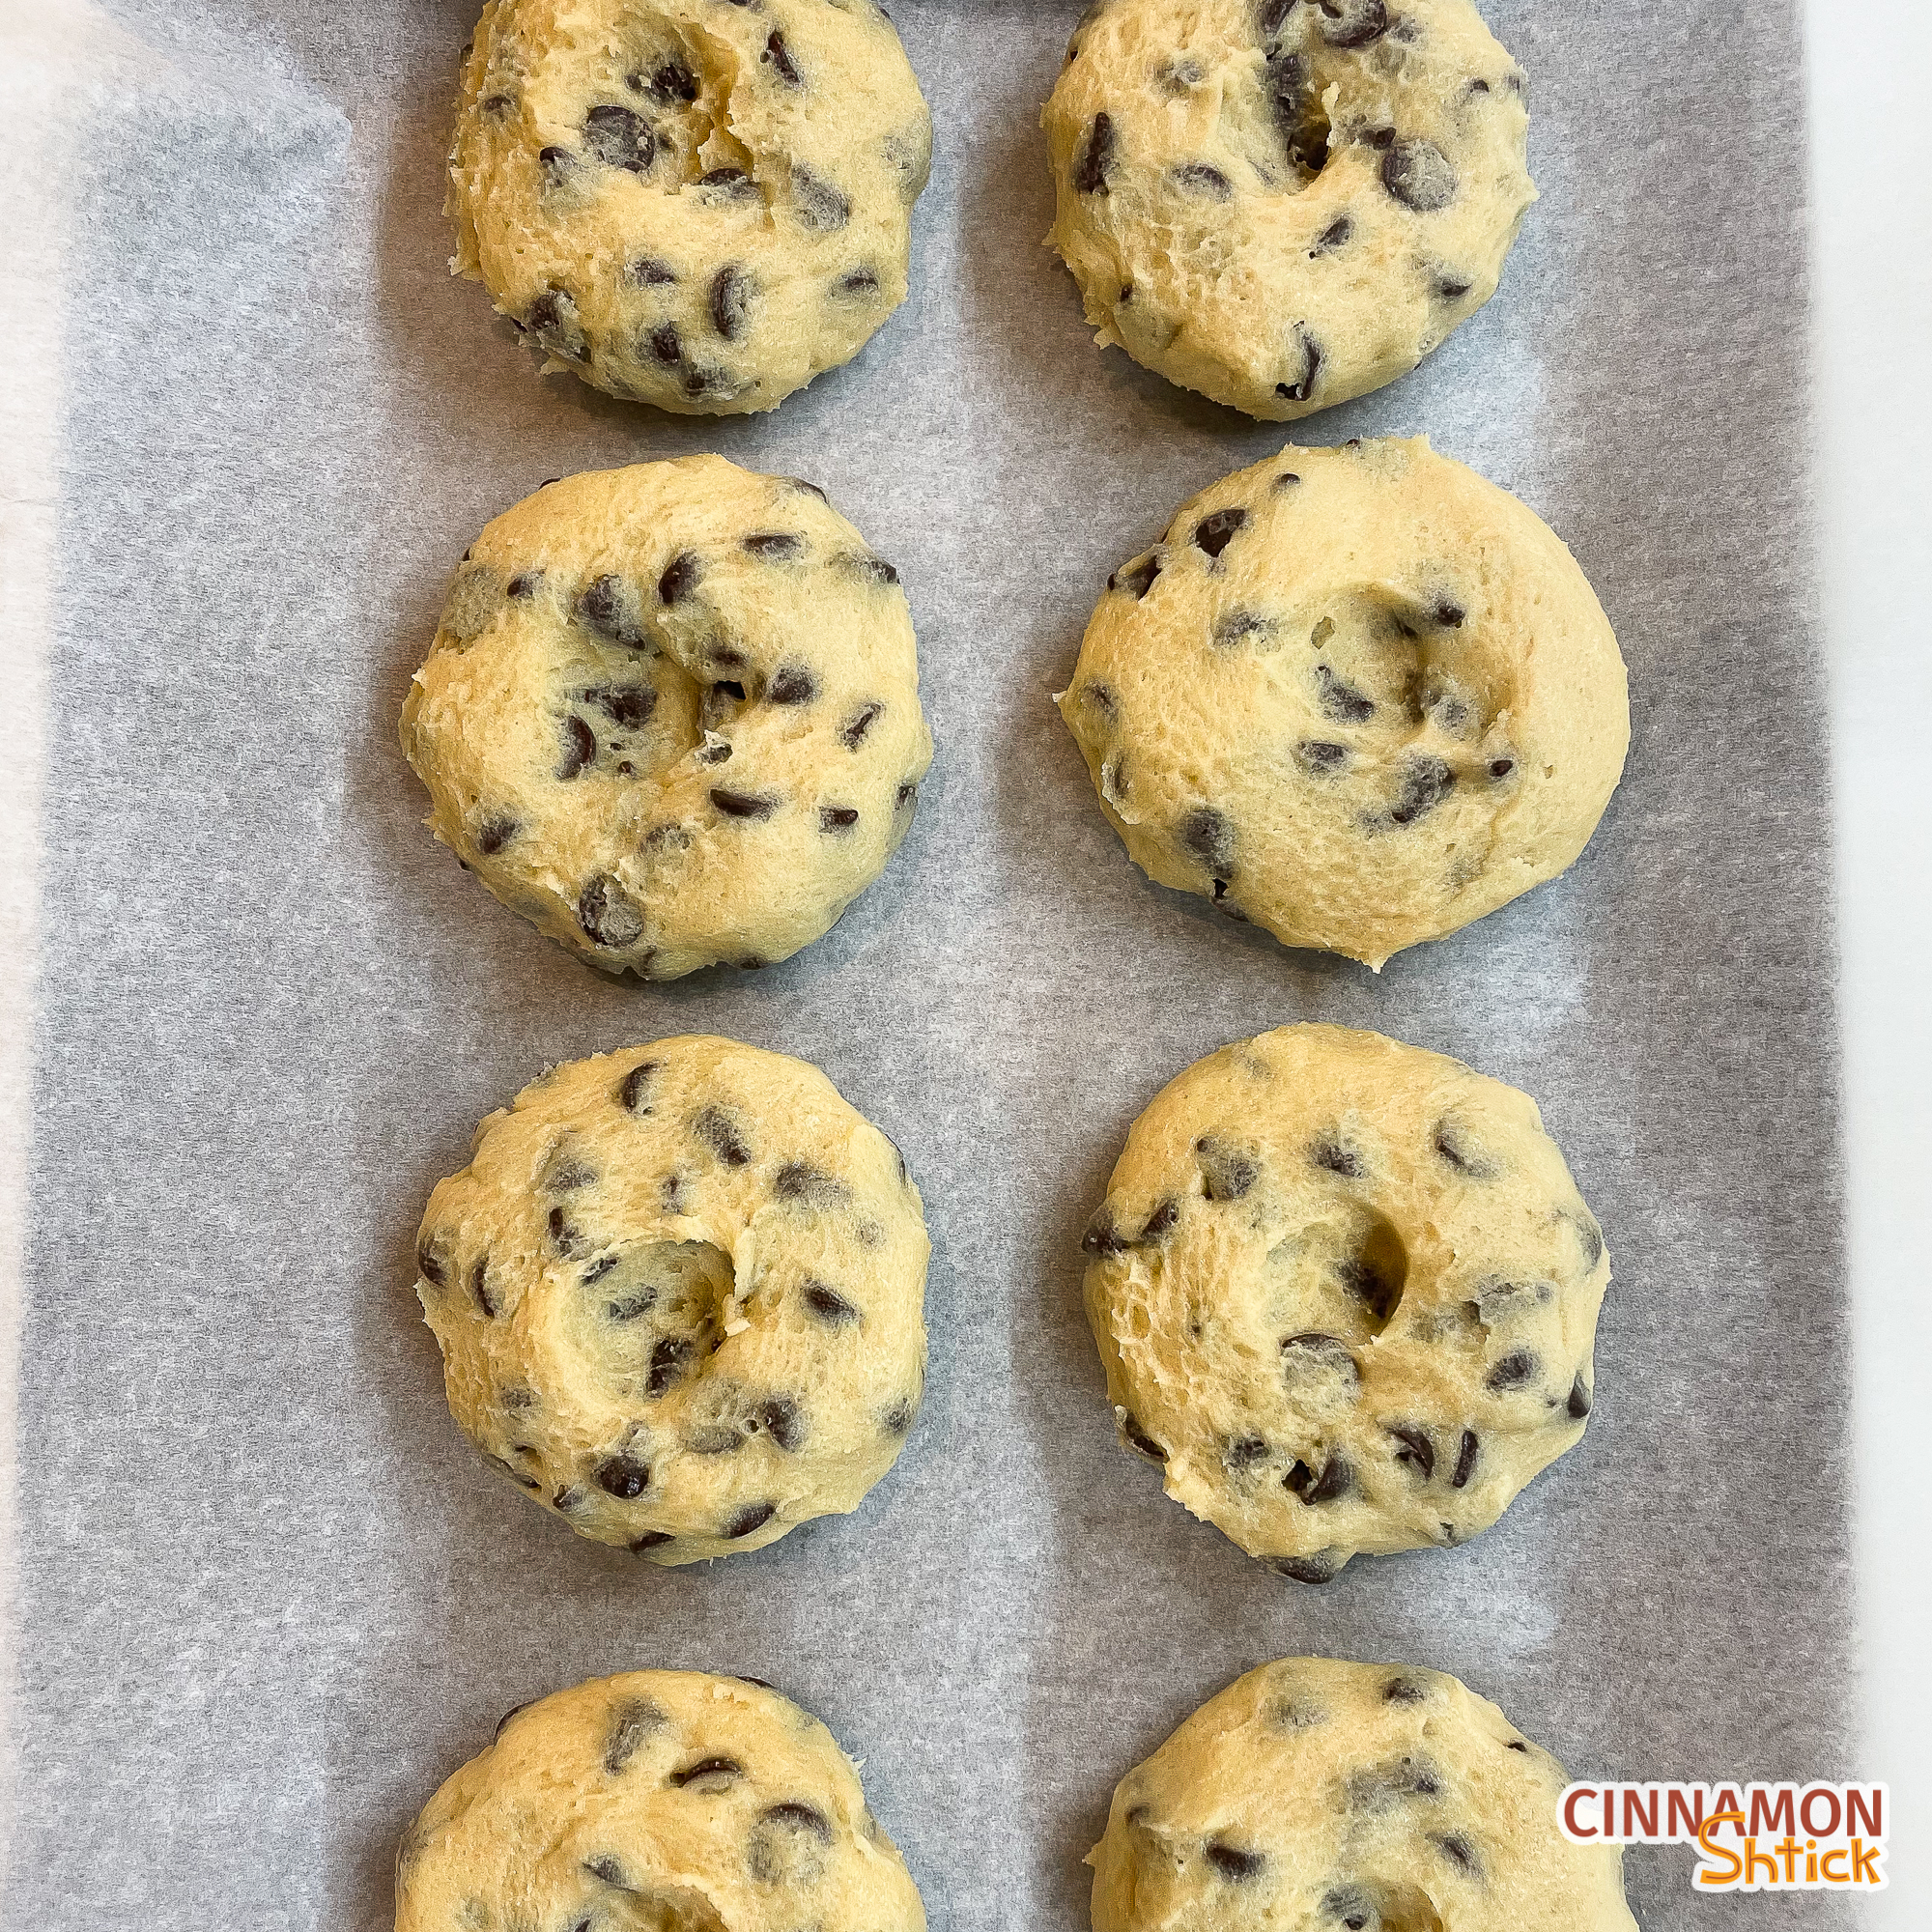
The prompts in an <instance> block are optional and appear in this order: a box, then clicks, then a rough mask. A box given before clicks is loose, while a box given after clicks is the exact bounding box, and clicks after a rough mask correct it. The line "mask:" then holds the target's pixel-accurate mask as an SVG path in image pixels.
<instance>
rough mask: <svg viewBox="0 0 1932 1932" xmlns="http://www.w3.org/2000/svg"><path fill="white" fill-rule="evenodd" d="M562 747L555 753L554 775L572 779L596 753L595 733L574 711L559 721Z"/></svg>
mask: <svg viewBox="0 0 1932 1932" xmlns="http://www.w3.org/2000/svg"><path fill="white" fill-rule="evenodd" d="M560 726H561V731H562V737H563V749H562V751H561V752H560V753H558V754H557V761H556V775H557V777H558V778H560V779H574V778H575V777H576V776H577V775H578V773H580V772H581V771H582V769H583V768H584V766H585V765H587V764H589V763H590V761H591V760H592V759H593V758H595V757H596V755H597V734H596V733H595V732H594V731H592V730H591V728H590V726H589V725H586V724H585V723H584V722H583V720H582V719H581V718H580V717H578V715H577V714H576V712H574V711H573V712H570V713H569V714H568V715H567V716H565V717H564V718H563V719H562V720H561V721H560Z"/></svg>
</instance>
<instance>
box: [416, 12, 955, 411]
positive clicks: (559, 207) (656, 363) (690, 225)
mask: <svg viewBox="0 0 1932 1932" xmlns="http://www.w3.org/2000/svg"><path fill="white" fill-rule="evenodd" d="M931 155H932V119H931V116H930V115H929V114H928V113H927V112H926V107H925V102H924V100H923V99H921V97H920V91H919V82H918V81H917V80H916V79H915V78H914V76H913V71H912V68H911V66H910V64H909V63H908V62H907V60H906V57H905V50H904V49H903V48H902V47H901V46H900V45H899V42H898V36H897V35H896V34H895V32H894V31H893V26H892V23H891V21H889V20H888V19H887V18H886V16H885V14H883V13H881V12H880V10H879V9H878V8H877V7H875V6H873V5H872V4H871V0H757V4H756V5H751V4H748V0H643V3H642V4H639V0H493V4H491V5H489V6H486V7H485V8H484V9H483V17H482V18H481V19H480V20H479V21H478V22H477V24H476V34H475V38H474V40H473V42H472V43H471V44H470V46H469V48H468V50H467V52H466V55H465V58H464V63H463V83H462V93H461V96H460V99H459V101H458V106H457V117H456V137H455V144H454V146H453V147H452V148H451V150H450V156H449V213H450V215H451V216H452V218H453V219H454V221H455V223H456V238H457V239H456V254H455V256H454V257H453V258H452V260H451V262H450V268H451V269H452V270H454V271H456V272H458V273H461V274H466V275H475V276H478V277H480V278H481V279H482V281H483V282H484V284H485V285H486V286H487V287H488V289H489V291H490V294H491V297H492V298H493V299H494V300H495V302H496V304H497V308H498V309H499V310H500V311H501V312H502V313H503V314H504V315H506V316H508V317H509V319H510V320H511V321H512V322H513V323H515V324H516V326H517V327H518V328H520V329H521V330H522V331H523V332H524V334H525V336H526V339H527V340H528V341H529V342H530V343H531V344H532V345H533V346H534V347H535V348H537V349H538V350H540V351H542V352H543V353H544V355H545V356H546V358H547V359H546V361H545V365H544V366H545V368H546V370H549V369H569V370H571V371H573V372H574V373H575V374H577V375H579V376H581V377H582V379H583V380H584V381H585V382H586V383H591V384H595V385H596V386H597V387H598V388H600V389H606V390H609V391H610V393H611V395H613V396H629V397H634V398H636V399H638V400H639V401H642V402H647V403H655V404H657V405H658V407H659V408H660V409H666V410H676V411H678V412H682V413H684V414H704V415H736V414H741V413H743V412H747V411H751V410H771V409H776V408H777V407H778V406H779V404H780V403H781V402H782V401H783V400H784V398H785V397H786V396H788V395H790V394H791V392H792V391H793V390H794V389H797V388H802V387H803V386H804V385H805V384H807V383H809V382H810V381H811V379H812V378H813V377H814V376H816V375H818V374H820V373H821V372H822V371H824V370H826V369H833V368H837V367H838V365H839V364H840V363H842V362H849V361H850V360H851V359H852V357H853V356H854V355H857V354H858V353H859V351H860V350H861V349H862V348H864V346H865V345H866V343H867V341H869V340H870V338H871V335H872V333H873V331H874V330H875V329H876V328H877V327H879V325H880V324H881V323H882V322H884V321H885V319H886V318H887V316H889V315H890V314H891V313H892V312H893V310H894V309H895V308H896V307H897V306H898V305H899V303H900V302H902V301H903V300H904V299H905V293H906V250H907V244H908V241H909V238H910V231H911V224H912V205H913V203H914V202H915V201H917V200H918V199H919V194H920V190H921V189H922V188H923V187H924V185H925V178H926V168H927V163H928V162H929V160H930V158H931Z"/></svg>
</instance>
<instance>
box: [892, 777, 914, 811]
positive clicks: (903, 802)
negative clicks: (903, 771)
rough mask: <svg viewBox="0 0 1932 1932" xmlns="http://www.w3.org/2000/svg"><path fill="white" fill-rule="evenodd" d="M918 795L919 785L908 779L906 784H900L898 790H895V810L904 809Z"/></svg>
mask: <svg viewBox="0 0 1932 1932" xmlns="http://www.w3.org/2000/svg"><path fill="white" fill-rule="evenodd" d="M918 797H919V787H918V786H917V785H916V784H914V783H913V782H912V781H911V780H910V779H908V780H907V781H906V782H905V783H904V784H902V785H900V786H899V788H898V790H897V791H895V792H894V794H893V810H895V811H903V810H905V809H906V807H907V806H909V805H911V804H912V803H913V801H914V800H915V799H917V798H918Z"/></svg>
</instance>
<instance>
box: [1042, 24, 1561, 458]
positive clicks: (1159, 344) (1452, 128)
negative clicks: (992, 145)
mask: <svg viewBox="0 0 1932 1932" xmlns="http://www.w3.org/2000/svg"><path fill="white" fill-rule="evenodd" d="M1043 122H1044V126H1045V128H1046V136H1047V146H1048V148H1049V150H1050V152H1051V156H1052V162H1053V178H1054V183H1055V186H1056V189H1057V192H1058V197H1059V201H1058V213H1057V215H1056V218H1055V220H1054V224H1053V228H1052V231H1051V233H1050V234H1049V235H1048V237H1047V240H1048V241H1049V242H1050V243H1051V244H1052V245H1053V246H1054V247H1055V248H1057V249H1058V250H1059V251H1060V254H1061V256H1062V258H1063V259H1064V260H1065V263H1066V266H1067V268H1068V269H1069V270H1072V273H1073V279H1074V280H1075V281H1076V282H1077V283H1078V284H1079V285H1080V293H1081V296H1082V297H1083V298H1084V299H1085V302H1086V307H1087V319H1088V321H1089V322H1091V323H1092V324H1093V325H1094V327H1095V328H1097V329H1098V330H1099V341H1100V342H1101V344H1102V345H1103V346H1104V345H1107V344H1110V343H1111V344H1115V345H1118V346H1119V347H1120V348H1122V349H1124V350H1125V351H1126V352H1127V354H1128V355H1131V356H1132V357H1133V358H1134V360H1135V361H1136V362H1139V363H1142V364H1143V365H1144V366H1146V367H1147V368H1149V369H1152V370H1154V371H1156V372H1157V373H1158V374H1160V375H1163V376H1165V377H1166V378H1167V379H1168V381H1169V382H1171V383H1179V384H1180V385H1181V386H1182V387H1183V388H1188V389H1198V390H1199V391H1200V392H1201V393H1202V394H1203V395H1206V396H1211V397H1212V398H1213V399H1214V401H1216V402H1217V403H1227V404H1229V405H1231V406H1232V407H1233V408H1235V409H1237V410H1245V411H1246V412H1248V413H1249V414H1250V415H1254V416H1261V417H1264V419H1266V420H1267V421H1269V422H1289V421H1292V420H1293V419H1294V418H1295V417H1297V416H1305V415H1308V414H1310V413H1312V412H1314V411H1316V410H1325V409H1327V408H1329V407H1330V406H1331V405H1333V404H1335V403H1341V402H1346V401H1347V400H1348V399H1349V398H1350V396H1359V395H1362V394H1364V393H1365V392H1366V391H1368V390H1370V389H1378V388H1380V387H1381V385H1382V384H1384V383H1391V382H1393V381H1394V380H1395V379H1396V378H1397V377H1398V376H1401V375H1403V374H1405V373H1406V371H1408V370H1410V369H1413V368H1414V367H1415V365H1416V364H1417V363H1418V362H1419V361H1421V359H1422V358H1423V357H1424V356H1425V355H1428V354H1429V352H1430V351H1431V350H1432V349H1434V348H1435V346H1436V345H1437V344H1438V343H1440V342H1441V341H1442V340H1443V338H1444V337H1445V336H1447V335H1448V334H1449V333H1450V331H1451V330H1452V329H1454V328H1456V327H1458V326H1459V325H1461V324H1462V323H1464V322H1466V321H1467V320H1468V319H1469V317H1470V316H1472V315H1473V314H1475V312H1476V311H1477V310H1478V309H1479V308H1481V307H1482V305H1483V304H1484V303H1485V302H1486V301H1488V300H1489V298H1491V297H1492V295H1494V294H1495V292H1496V280H1497V277H1498V276H1499V275H1500V274H1501V273H1502V266H1503V257H1504V256H1505V255H1506V254H1508V252H1509V247H1510V243H1511V242H1512V241H1515V240H1516V234H1517V230H1518V229H1519V228H1520V226H1521V224H1522V217H1523V214H1524V213H1525V212H1526V211H1527V210H1528V208H1529V205H1530V203H1531V202H1533V201H1534V200H1535V199H1536V190H1535V188H1534V187H1533V186H1531V185H1530V180H1529V172H1528V169H1527V167H1526V165H1525V162H1524V141H1525V136H1526V130H1527V128H1528V125H1529V116H1528V113H1527V111H1526V110H1525V108H1524V106H1523V81H1522V75H1521V73H1520V71H1518V69H1517V67H1516V64H1515V63H1514V62H1513V61H1512V60H1511V59H1510V57H1509V55H1508V54H1507V53H1505V52H1504V51H1503V49H1502V48H1501V47H1500V46H1498V45H1497V44H1496V43H1495V41H1494V40H1493V39H1492V37H1491V35H1490V32H1489V29H1488V28H1487V27H1485V26H1484V25H1483V22H1482V17H1481V15H1480V14H1477V12H1476V10H1475V8H1474V7H1472V6H1471V5H1470V4H1469V0H1402V4H1401V5H1400V7H1399V8H1398V7H1397V6H1395V5H1394V4H1390V5H1388V6H1386V7H1385V6H1384V5H1383V4H1382V0H1319V4H1318V0H1103V4H1101V5H1099V6H1096V7H1094V8H1091V9H1090V10H1089V12H1088V15H1087V18H1086V19H1085V20H1084V21H1083V22H1082V23H1081V26H1080V28H1079V31H1078V32H1077V33H1076V34H1075V35H1074V37H1073V41H1072V44H1071V45H1070V46H1069V47H1068V49H1067V62H1066V67H1065V71H1064V72H1063V73H1062V74H1061V76H1060V80H1059V83H1058V85H1057V86H1056V87H1055V88H1054V90H1053V96H1052V98H1051V99H1049V100H1048V101H1047V103H1046V112H1045V114H1044V116H1043Z"/></svg>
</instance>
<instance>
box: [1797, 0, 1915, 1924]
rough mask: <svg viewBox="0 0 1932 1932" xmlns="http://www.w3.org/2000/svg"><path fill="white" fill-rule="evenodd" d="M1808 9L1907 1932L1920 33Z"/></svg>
mask: <svg viewBox="0 0 1932 1932" xmlns="http://www.w3.org/2000/svg"><path fill="white" fill-rule="evenodd" d="M1805 11H1806V41H1807V57H1808V64H1809V71H1810V85H1811V137H1812V217H1813V218H1812V236H1813V246H1814V250H1815V253H1814V258H1813V277H1814V288H1815V291H1816V300H1815V304H1814V315H1813V327H1814V330H1815V338H1816V344H1817V361H1816V368H1817V390H1816V394H1815V398H1814V408H1815V417H1814V422H1815V428H1816V432H1817V474H1818V515H1819V526H1820V536H1821V541H1822V555H1821V571H1820V577H1821V583H1822V588H1823V593H1824V599H1825V638H1826V646H1827V650H1828V653H1829V659H1830V666H1831V675H1832V713H1833V718H1832V725H1833V729H1832V742H1833V762H1834V778H1835V817H1836V823H1837V834H1838V885H1839V894H1840V902H1839V922H1840V923H1839V934H1840V944H1841V946H1842V948H1843V978H1842V1009H1841V1024H1842V1026H1843V1030H1844V1045H1845V1094H1844V1105H1845V1151H1846V1160H1847V1168H1848V1172H1847V1181H1848V1196H1847V1199H1848V1207H1849V1213H1850V1223H1851V1225H1850V1262H1851V1272H1852V1287H1853V1294H1854V1305H1855V1309H1856V1316H1857V1330H1856V1336H1857V1350H1858V1359H1857V1388H1858V1409H1857V1415H1856V1439H1857V1444H1858V1455H1859V1463H1860V1467H1859V1478H1860V1481H1859V1494H1860V1501H1861V1513H1860V1523H1859V1573H1860V1581H1861V1590H1862V1601H1861V1606H1860V1607H1861V1637H1862V1653H1863V1654H1862V1662H1863V1666H1864V1682H1865V1705H1866V1726H1867V1728H1866V1753H1867V1754H1866V1760H1865V1762H1864V1763H1862V1764H1861V1765H1858V1766H1855V1767H1853V1766H1848V1767H1846V1768H1845V1770H1846V1772H1847V1773H1848V1774H1850V1775H1856V1776H1862V1777H1884V1778H1889V1780H1890V1781H1891V1785H1892V1795H1893V1806H1894V1824H1893V1830H1892V1835H1891V1846H1892V1852H1891V1858H1890V1860H1889V1869H1890V1872H1891V1886H1890V1889H1889V1890H1888V1891H1887V1892H1886V1893H1884V1894H1883V1895H1882V1896H1881V1897H1879V1898H1877V1899H1875V1900H1873V1901H1872V1902H1871V1904H1870V1905H1869V1906H1868V1907H1867V1911H1868V1914H1869V1922H1870V1923H1871V1924H1872V1925H1874V1926H1884V1927H1893V1926H1896V1927H1898V1928H1901V1932H1903V1928H1905V1927H1908V1926H1909V1927H1913V1928H1915V1932H1917V1929H1918V1928H1922V1927H1923V1926H1925V1925H1927V1924H1932V1856H1928V1854H1932V1794H1928V1790H1927V1780H1926V1777H1925V1774H1924V1769H1923V1767H1924V1753H1925V1748H1926V1739H1927V1737H1928V1735H1932V1680H1928V1674H1927V1672H1926V1669H1925V1665H1924V1657H1925V1636H1926V1631H1927V1625H1928V1621H1932V1618H1929V1617H1928V1611H1927V1603H1928V1600H1932V1549H1928V1546H1927V1542H1926V1535H1927V1530H1928V1527H1932V1525H1928V1521H1927V1513H1926V1510H1925V1508H1924V1504H1923V1500H1922V1499H1923V1496H1924V1493H1925V1492H1924V1468H1925V1455H1924V1418H1925V1414H1926V1408H1927V1403H1926V1381H1925V1378H1926V1374H1927V1370H1928V1365H1929V1364H1932V1299H1928V1295H1927V1284H1926V1280H1925V1255H1926V1252H1927V1249H1928V1247H1932V1184H1928V1181H1927V1176H1926V1163H1927V1156H1928V1155H1932V1105H1928V1094H1932V1004H1929V1003H1928V1002H1927V1000H1926V998H1925V960H1926V953H1927V949H1928V945H1932V809H1928V793H1927V786H1928V781H1932V771H1928V767H1927V760H1926V756H1925V749H1924V748H1925V743H1926V736H1925V721H1926V718H1927V716H1928V713H1932V619H1928V604H1927V580H1928V576H1932V462H1928V451H1932V371H1928V368H1927V364H1926V360H1925V355H1926V349H1927V346H1928V345H1929V344H1932V117H1928V116H1927V114H1926V112H1925V105H1924V101H1925V87H1926V83H1927V81H1928V80H1932V19H1928V17H1927V15H1926V14H1925V12H1924V10H1923V8H1922V6H1921V5H1919V4H1918V0H1870V4H1868V5H1865V6H1863V7H1861V8H1859V9H1857V10H1852V9H1850V8H1848V7H1847V4H1846V0H1807V5H1806V10H1805ZM1853 11H1856V12H1857V14H1858V20H1857V23H1856V31H1852V32H1848V31H1847V29H1848V27H1850V26H1851V25H1852V22H1851V21H1850V20H1849V19H1848V17H1847V15H1848V14H1850V13H1851V12H1853ZM1834 1775H1836V1774H1834V1773H1833V1772H1832V1771H1831V1770H1830V1769H1829V1768H1828V1767H1826V1766H1822V1765H1821V1766H1820V1767H1819V1776H1834Z"/></svg>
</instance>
